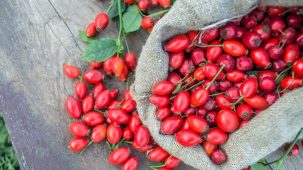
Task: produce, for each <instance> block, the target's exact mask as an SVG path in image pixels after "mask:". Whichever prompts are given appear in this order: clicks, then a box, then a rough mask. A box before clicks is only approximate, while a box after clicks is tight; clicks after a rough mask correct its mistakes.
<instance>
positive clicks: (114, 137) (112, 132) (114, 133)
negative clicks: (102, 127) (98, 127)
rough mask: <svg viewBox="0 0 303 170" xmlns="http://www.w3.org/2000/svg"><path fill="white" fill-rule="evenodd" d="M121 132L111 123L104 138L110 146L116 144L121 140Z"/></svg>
mask: <svg viewBox="0 0 303 170" xmlns="http://www.w3.org/2000/svg"><path fill="white" fill-rule="evenodd" d="M122 135H123V132H122V129H121V127H120V126H119V125H117V124H115V123H113V124H110V125H109V126H108V127H107V131H106V137H107V141H108V142H109V143H110V144H117V143H118V142H119V141H120V140H121V138H122Z"/></svg>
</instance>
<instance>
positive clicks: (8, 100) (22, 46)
mask: <svg viewBox="0 0 303 170" xmlns="http://www.w3.org/2000/svg"><path fill="white" fill-rule="evenodd" d="M107 5H108V1H105V2H104V1H102V2H100V1H95V0H89V1H76V0H73V1H69V0H2V1H0V7H1V10H0V16H1V20H0V37H1V38H0V108H1V109H2V110H3V111H4V118H5V122H6V124H7V126H8V130H9V133H10V135H11V138H12V141H13V145H14V147H15V149H16V152H17V155H18V159H19V161H20V164H21V167H22V168H23V169H39V170H40V169H56V170H61V169H62V170H63V169H92V170H94V169H96V170H97V169H104V170H109V169H120V168H119V167H117V166H111V165H109V164H108V163H107V156H108V150H107V148H106V146H105V145H93V146H92V147H91V148H89V149H88V150H87V152H86V153H85V154H84V155H83V156H80V155H78V154H73V153H71V152H70V151H69V150H68V149H67V142H68V140H69V139H70V138H71V136H70V135H69V133H68V130H67V125H68V123H70V122H71V119H70V118H69V117H68V115H67V114H66V113H65V109H64V101H65V99H66V97H67V96H68V95H69V94H73V92H72V87H73V81H71V80H69V79H67V78H65V77H64V76H63V73H62V65H63V64H64V63H69V64H74V65H77V66H79V67H82V68H84V67H86V65H85V63H82V62H80V60H79V57H80V54H81V52H82V51H83V49H84V48H85V44H83V43H81V42H80V41H79V39H78V38H77V35H78V31H79V30H80V29H83V28H84V26H85V25H87V24H88V23H89V22H90V21H92V20H93V19H94V17H95V15H96V14H97V13H98V12H100V11H104V9H105V8H106V7H107ZM115 33H116V27H115V25H114V24H113V23H111V24H110V28H109V29H107V30H106V31H103V32H101V34H100V36H102V37H103V36H111V37H113V36H115ZM147 36H148V34H147V33H146V32H145V31H143V30H141V31H139V32H138V33H136V34H132V35H130V36H129V38H128V40H129V42H130V47H131V49H133V50H134V51H135V53H136V54H139V53H140V50H141V48H142V46H143V44H144V42H145V40H146V38H147ZM108 86H109V87H119V85H117V83H115V82H114V83H112V84H108ZM136 155H137V156H138V157H139V159H140V169H146V167H147V164H148V161H147V160H146V158H145V156H144V155H143V154H136ZM274 157H277V153H274V154H272V155H271V156H270V158H269V159H273V158H274ZM302 158H303V154H302V152H301V153H300V156H298V157H296V158H291V159H289V160H288V161H287V162H286V164H285V166H284V169H290V170H293V169H295V170H296V169H298V170H299V169H302V168H301V166H302V165H303V161H301V160H302ZM239 159H241V158H239ZM178 169H191V168H189V167H188V166H185V165H182V166H181V167H180V168H178Z"/></svg>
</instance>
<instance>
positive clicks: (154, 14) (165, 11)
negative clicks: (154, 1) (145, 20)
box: [148, 9, 169, 18]
mask: <svg viewBox="0 0 303 170" xmlns="http://www.w3.org/2000/svg"><path fill="white" fill-rule="evenodd" d="M168 11H169V9H165V10H162V11H159V12H156V13H153V14H150V15H148V16H149V17H151V18H153V17H157V16H160V15H162V14H165V13H167V12H168Z"/></svg>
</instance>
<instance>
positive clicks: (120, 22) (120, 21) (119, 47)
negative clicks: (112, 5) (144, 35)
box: [116, 0, 123, 54]
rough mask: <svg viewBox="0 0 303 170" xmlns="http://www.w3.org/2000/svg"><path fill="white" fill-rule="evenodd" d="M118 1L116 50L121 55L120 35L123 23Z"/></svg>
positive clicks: (119, 0) (119, 1)
mask: <svg viewBox="0 0 303 170" xmlns="http://www.w3.org/2000/svg"><path fill="white" fill-rule="evenodd" d="M117 1H118V13H119V34H118V37H117V40H116V41H117V42H116V44H117V48H118V54H119V53H121V50H122V49H123V45H122V44H121V34H122V31H123V21H122V11H121V0H117Z"/></svg>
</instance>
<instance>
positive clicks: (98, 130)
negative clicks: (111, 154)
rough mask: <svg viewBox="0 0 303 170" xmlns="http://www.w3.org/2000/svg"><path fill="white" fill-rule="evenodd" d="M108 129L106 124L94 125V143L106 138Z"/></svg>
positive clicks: (92, 135) (92, 136)
mask: <svg viewBox="0 0 303 170" xmlns="http://www.w3.org/2000/svg"><path fill="white" fill-rule="evenodd" d="M106 131H107V129H106V125H105V124H102V125H98V126H96V127H94V129H93V131H92V134H91V136H90V138H91V139H92V141H93V142H94V143H100V142H102V141H103V140H104V139H105V138H106Z"/></svg>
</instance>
